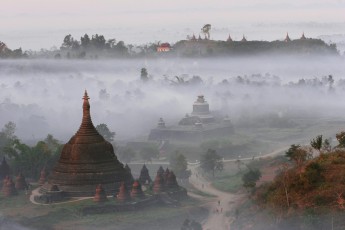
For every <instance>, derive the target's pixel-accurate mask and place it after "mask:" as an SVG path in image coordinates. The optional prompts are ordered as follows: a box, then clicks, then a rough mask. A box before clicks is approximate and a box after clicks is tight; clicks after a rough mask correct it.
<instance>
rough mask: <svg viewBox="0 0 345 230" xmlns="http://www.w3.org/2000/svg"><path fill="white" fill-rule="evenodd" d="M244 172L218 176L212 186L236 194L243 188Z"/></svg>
mask: <svg viewBox="0 0 345 230" xmlns="http://www.w3.org/2000/svg"><path fill="white" fill-rule="evenodd" d="M243 175H244V172H239V173H236V174H225V175H222V176H216V178H215V181H214V182H213V183H212V185H213V186H214V187H215V188H216V189H219V190H221V191H224V192H230V193H236V192H238V190H240V189H241V188H242V186H243V181H242V177H243Z"/></svg>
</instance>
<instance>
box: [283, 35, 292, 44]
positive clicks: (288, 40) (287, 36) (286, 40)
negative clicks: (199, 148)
mask: <svg viewBox="0 0 345 230" xmlns="http://www.w3.org/2000/svg"><path fill="white" fill-rule="evenodd" d="M284 42H291V39H290V37H289V33H286V37H285V39H284Z"/></svg>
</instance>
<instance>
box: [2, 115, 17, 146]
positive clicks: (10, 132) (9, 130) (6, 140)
mask: <svg viewBox="0 0 345 230" xmlns="http://www.w3.org/2000/svg"><path fill="white" fill-rule="evenodd" d="M15 131H16V124H15V123H13V122H11V121H10V122H8V123H7V124H5V126H4V128H3V129H2V130H1V132H0V150H1V152H2V153H6V150H7V149H8V148H9V147H10V146H11V145H12V144H13V142H14V141H15V140H17V139H18V138H17V137H16V136H15Z"/></svg>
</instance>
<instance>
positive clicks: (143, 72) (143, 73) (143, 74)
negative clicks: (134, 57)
mask: <svg viewBox="0 0 345 230" xmlns="http://www.w3.org/2000/svg"><path fill="white" fill-rule="evenodd" d="M140 79H141V80H142V81H143V82H147V81H148V80H149V78H148V73H147V69H146V68H141V71H140Z"/></svg>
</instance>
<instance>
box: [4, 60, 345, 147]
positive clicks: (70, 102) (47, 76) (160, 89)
mask: <svg viewBox="0 0 345 230" xmlns="http://www.w3.org/2000/svg"><path fill="white" fill-rule="evenodd" d="M343 66H344V59H343V58H342V57H305V58H303V57H287V56H276V57H255V56H254V57H243V58H213V59H207V58H201V59H188V58H186V59H113V60H39V59H38V60H30V59H29V60H1V61H0V79H1V84H0V87H1V90H0V102H1V104H0V113H1V120H0V126H3V125H4V124H6V123H7V122H8V121H13V122H14V123H15V124H16V125H17V131H16V135H17V136H18V137H19V138H21V139H23V140H26V141H34V140H38V139H42V138H44V137H45V136H46V135H47V134H48V133H50V134H53V135H54V136H55V137H56V138H58V139H60V140H63V141H64V142H65V141H67V140H68V139H69V138H70V137H71V135H72V134H74V132H75V131H76V130H77V129H78V127H79V125H80V120H81V116H82V110H81V105H82V100H81V98H82V95H83V93H84V90H85V89H86V90H87V91H88V93H89V96H90V98H91V99H90V103H91V115H92V119H93V123H94V124H95V125H97V124H100V123H105V124H107V125H108V127H109V128H110V129H111V130H113V131H115V132H116V139H117V140H126V139H133V138H134V139H135V138H139V139H146V137H147V135H148V133H149V131H150V129H151V128H153V127H155V126H156V125H157V122H158V119H159V118H160V117H163V118H164V120H165V121H166V123H167V125H173V124H176V123H177V122H178V121H179V120H180V119H181V118H182V117H184V116H185V114H186V113H190V112H191V111H192V104H193V102H194V101H195V99H196V97H197V96H198V95H205V99H206V100H207V101H208V102H209V104H210V109H211V110H213V111H217V112H218V113H219V114H222V115H223V116H225V115H229V117H230V119H231V120H232V121H233V122H234V123H235V124H237V123H239V122H241V118H243V117H248V116H250V117H258V116H262V115H265V114H266V115H267V114H278V115H279V116H286V115H293V116H297V115H299V113H300V116H304V115H308V116H309V115H310V116H311V115H313V116H325V117H328V116H329V117H343V111H344V105H342V102H341V100H339V98H342V97H343V96H344V94H345V91H344V87H345V69H344V68H343ZM141 68H146V69H147V71H148V75H149V81H147V82H142V81H141V80H140V70H141ZM329 75H331V79H330V76H329ZM176 76H177V77H176ZM301 79H304V80H301ZM332 80H333V81H334V82H332Z"/></svg>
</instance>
